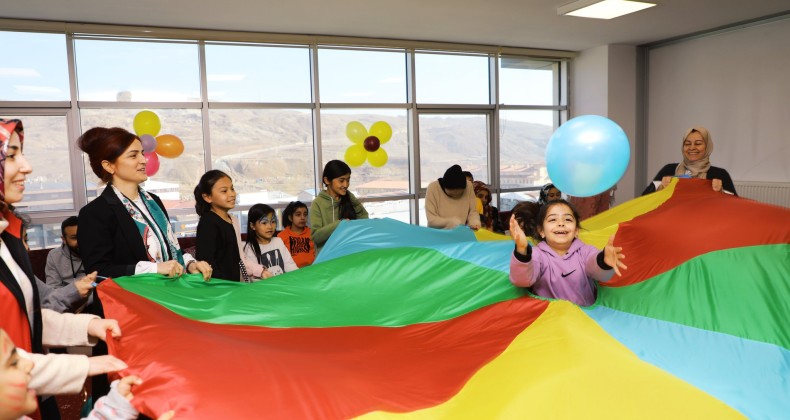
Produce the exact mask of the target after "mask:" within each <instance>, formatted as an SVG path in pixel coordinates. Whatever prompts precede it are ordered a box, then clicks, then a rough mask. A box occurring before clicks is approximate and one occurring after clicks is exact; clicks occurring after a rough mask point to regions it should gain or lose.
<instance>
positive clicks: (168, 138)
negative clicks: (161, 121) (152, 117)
mask: <svg viewBox="0 0 790 420" xmlns="http://www.w3.org/2000/svg"><path fill="white" fill-rule="evenodd" d="M156 153H157V154H158V155H159V156H164V157H166V158H170V159H174V158H177V157H179V156H180V155H181V153H184V142H182V141H181V139H180V138H178V137H177V136H174V135H172V134H162V135H161V136H158V137H157V138H156Z"/></svg>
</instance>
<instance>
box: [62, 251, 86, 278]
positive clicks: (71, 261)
mask: <svg viewBox="0 0 790 420" xmlns="http://www.w3.org/2000/svg"><path fill="white" fill-rule="evenodd" d="M66 249H68V250H69V262H70V263H71V278H72V279H74V280H77V274H79V273H80V272H81V271H83V272H84V271H85V270H83V269H82V260H80V265H78V266H77V269H76V270H75V269H74V258H73V257H72V255H71V248H69V246H68V245H66Z"/></svg>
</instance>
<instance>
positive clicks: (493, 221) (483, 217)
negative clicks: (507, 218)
mask: <svg viewBox="0 0 790 420" xmlns="http://www.w3.org/2000/svg"><path fill="white" fill-rule="evenodd" d="M472 185H473V186H474V190H475V196H477V198H478V199H479V200H480V202H481V203H482V211H480V209H478V212H479V213H480V223H481V224H482V226H483V228H484V229H488V230H490V231H491V232H496V233H504V232H505V229H504V227H503V226H502V221H501V220H499V209H497V208H496V207H494V206H492V205H491V190H490V189H489V188H488V185H486V184H485V183H484V182H483V181H473V182H472Z"/></svg>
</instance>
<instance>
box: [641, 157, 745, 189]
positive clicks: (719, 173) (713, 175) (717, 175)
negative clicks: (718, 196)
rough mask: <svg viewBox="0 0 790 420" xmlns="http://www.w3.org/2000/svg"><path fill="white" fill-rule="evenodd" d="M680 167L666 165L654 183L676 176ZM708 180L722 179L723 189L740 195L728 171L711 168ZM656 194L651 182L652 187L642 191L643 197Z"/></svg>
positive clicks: (649, 186) (671, 164)
mask: <svg viewBox="0 0 790 420" xmlns="http://www.w3.org/2000/svg"><path fill="white" fill-rule="evenodd" d="M677 167H678V164H677V163H670V164H668V165H664V167H663V168H661V170H660V171H658V173H657V174H656V176H655V178H653V181H661V180H662V179H664V177H665V176H675V168H677ZM705 178H706V179H720V180H721V188H722V189H724V190H727V191H729V192H731V193H733V194H735V195H738V193H737V192H736V191H735V183H733V182H732V178H730V174H729V173H728V172H727V170H725V169H722V168H718V167H716V166H711V167H710V168H709V169H708V173H707V174H705ZM654 192H656V186H655V185H653V183H652V182H651V183H650V185H648V186H647V188H645V190H644V191H642V195H646V194H650V193H654Z"/></svg>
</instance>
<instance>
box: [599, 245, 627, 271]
mask: <svg viewBox="0 0 790 420" xmlns="http://www.w3.org/2000/svg"><path fill="white" fill-rule="evenodd" d="M622 250H623V248H622V247H619V246H614V235H612V237H611V238H609V242H607V243H606V246H605V247H604V249H603V262H605V263H606V265H608V266H609V267H612V268H614V272H615V274H617V275H618V276H622V274H621V273H620V269H623V270H627V269H628V267H627V266H626V265H625V264H623V260H624V259H625V255H624V254H623V253H622V252H621V251H622Z"/></svg>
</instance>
